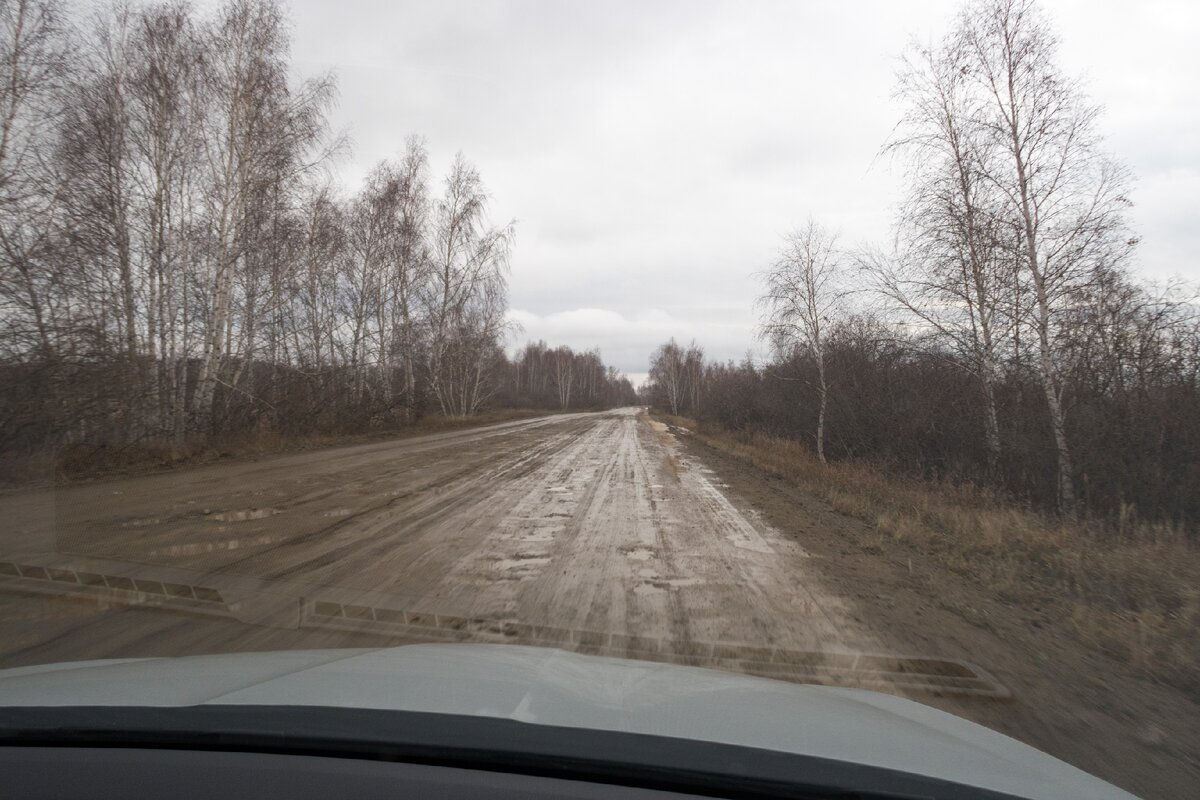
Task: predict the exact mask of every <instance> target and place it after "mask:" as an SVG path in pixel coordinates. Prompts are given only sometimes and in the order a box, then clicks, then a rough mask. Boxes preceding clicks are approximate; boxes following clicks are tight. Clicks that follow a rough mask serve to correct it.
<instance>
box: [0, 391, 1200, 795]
mask: <svg viewBox="0 0 1200 800" xmlns="http://www.w3.org/2000/svg"><path fill="white" fill-rule="evenodd" d="M714 470H716V471H714ZM725 481H728V484H727V483H726V482H725ZM730 484H731V485H730ZM0 531H2V534H0V668H3V667H14V666H22V665H28V664H38V663H49V662H57V661H71V660H81V659H96V658H122V657H139V656H159V655H190V654H201V653H220V652H234V651H252V650H278V649H294V648H326V647H383V646H390V645H398V644H406V643H413V642H428V641H451V642H453V641H483V642H508V643H519V644H535V645H544V646H551V647H559V648H563V649H569V650H575V651H580V652H587V653H598V654H603V655H614V656H622V657H630V658H638V659H646V660H653V661H669V662H672V663H680V664H693V665H699V666H709V667H716V668H721V669H729V670H736V671H742V672H747V673H750V674H756V675H764V676H769V677H775V678H782V679H785V680H793V681H801V682H816V683H825V684H832V685H845V686H859V687H864V688H871V689H878V690H882V691H887V692H892V693H895V694H900V695H903V696H908V697H911V698H912V699H915V700H919V701H921V702H927V703H932V704H934V705H938V706H940V707H942V708H945V709H946V710H949V711H952V712H953V713H956V714H959V715H962V716H966V717H969V718H972V719H975V720H976V721H978V722H982V723H984V724H986V725H988V726H990V727H994V728H997V729H1000V730H1002V731H1004V732H1006V733H1009V734H1010V735H1014V736H1016V737H1017V738H1020V739H1024V740H1025V741H1027V742H1029V743H1030V744H1033V745H1034V746H1036V747H1039V748H1041V749H1043V750H1046V751H1048V752H1051V753H1052V754H1054V755H1058V756H1059V757H1061V758H1064V759H1066V760H1068V761H1070V762H1072V763H1074V764H1076V765H1077V766H1080V767H1082V768H1084V769H1086V770H1088V771H1091V772H1094V773H1096V774H1099V775H1101V776H1102V777H1105V778H1107V779H1109V780H1112V781H1114V782H1116V783H1118V784H1121V785H1124V786H1127V787H1128V788H1131V789H1134V790H1135V791H1138V792H1141V793H1144V794H1145V796H1148V797H1190V796H1193V794H1192V792H1191V789H1192V788H1194V786H1195V779H1196V778H1197V776H1200V763H1198V762H1197V760H1196V755H1195V753H1196V750H1195V747H1194V745H1195V737H1194V736H1191V735H1189V734H1188V733H1187V731H1188V730H1189V729H1190V727H1191V725H1190V722H1189V720H1194V718H1195V717H1194V711H1195V708H1196V706H1195V703H1194V702H1193V701H1191V700H1187V699H1181V698H1180V697H1178V696H1177V693H1172V692H1170V691H1168V690H1167V689H1165V688H1164V687H1157V686H1152V685H1146V684H1145V683H1144V682H1139V681H1136V680H1135V679H1133V678H1131V677H1129V676H1126V675H1123V674H1120V673H1119V672H1117V671H1115V670H1113V669H1109V668H1102V667H1103V665H1102V664H1100V663H1099V662H1098V661H1097V660H1096V659H1095V657H1094V656H1093V655H1092V654H1088V653H1082V652H1079V653H1077V652H1075V651H1074V650H1072V648H1071V646H1070V644H1069V642H1070V640H1069V638H1065V637H1062V636H1057V635H1052V633H1051V632H1049V628H1037V629H1031V630H1036V632H1037V635H1039V636H1041V638H1040V639H1030V638H1029V637H1030V636H1031V635H1033V634H1030V633H1029V632H1028V631H1024V630H1023V629H1022V628H1021V626H1022V624H1023V623H1022V618H1021V615H1020V614H1019V613H1017V611H1014V610H1012V609H1004V610H1003V611H1004V613H1003V614H1002V613H1001V611H1002V609H996V610H995V612H996V613H995V614H991V613H990V612H989V614H988V619H990V620H995V622H994V623H989V624H988V625H987V626H986V629H984V628H980V627H978V626H977V625H973V624H971V623H970V621H969V620H970V619H974V618H975V616H978V615H979V614H981V613H983V611H985V610H987V609H989V608H991V605H988V604H989V603H991V601H989V600H987V598H986V597H984V596H983V594H985V593H980V592H977V591H975V589H977V588H978V587H972V586H970V585H968V584H964V583H963V582H962V581H961V580H960V579H959V578H956V577H954V576H934V575H933V574H932V573H930V574H928V575H926V574H925V573H928V572H929V567H928V566H926V565H923V564H922V562H921V561H920V559H919V555H920V554H913V553H909V552H901V550H902V548H901V546H900V545H893V544H887V543H884V542H882V540H881V539H880V537H879V536H878V535H877V534H876V533H875V532H874V531H873V530H871V529H870V526H868V525H865V524H863V523H861V522H857V521H854V520H851V519H849V518H846V517H844V516H841V515H839V514H837V513H836V512H835V511H833V510H832V509H830V508H828V507H827V506H826V504H824V503H822V502H820V501H817V500H815V499H814V498H812V497H810V496H808V495H806V494H805V493H804V491H803V489H802V488H801V487H787V486H784V485H782V484H781V483H780V482H778V481H774V480H770V479H768V478H767V477H766V476H764V475H760V474H758V473H757V472H755V471H754V470H753V469H751V468H747V467H744V466H743V465H739V464H737V463H734V462H733V461H731V460H730V459H728V458H726V457H724V456H721V455H720V454H718V453H715V452H711V451H710V450H709V449H708V448H705V447H703V446H701V445H699V444H698V443H696V442H694V441H692V440H690V439H689V438H688V437H687V436H686V435H685V433H684V432H682V431H677V430H673V429H670V428H668V427H667V426H666V425H664V424H662V423H660V422H658V421H656V420H653V419H651V418H650V417H649V416H648V415H647V414H646V413H645V412H644V411H642V410H640V409H621V410H618V411H611V412H603V413H594V414H571V415H559V416H551V417H542V418H536V419H530V420H522V421H518V422H508V423H503V424H498V425H489V426H486V427H479V428H473V429H469V430H459V431H455V432H451V433H442V434H436V435H428V436H421V437H415V438H407V439H402V440H396V441H386V442H377V443H373V444H366V445H356V446H351V447H341V448H335V449H328V450H323V451H314V452H306V453H300V454H291V455H283V456H277V457H272V458H267V459H262V460H259V461H251V462H240V463H227V464H218V465H211V466H205V467H200V468H194V469H186V470H177V471H173V472H167V473H161V474H156V475H148V476H142V477H136V478H125V479H118V480H107V481H103V482H96V483H92V484H85V485H77V486H72V487H64V488H60V489H57V490H42V491H23V492H14V493H9V494H5V495H0ZM883 545H886V547H883V549H882V550H881V547H882V546H883ZM888 548H891V549H888ZM897 548H900V549H897ZM892 550H896V552H892ZM914 556H915V557H916V559H917V569H916V570H915V571H914V568H913V564H914ZM935 578H936V579H935ZM918 579H920V580H918ZM922 581H923V582H922ZM927 584H928V585H927ZM926 589H927V590H928V591H926ZM977 594H978V595H979V596H976V595H977ZM993 605H994V604H993ZM972 609H974V611H973V614H974V616H970V615H969V616H968V617H964V616H963V613H964V611H965V610H967V611H969V610H972ZM1018 611H1019V610H1018ZM965 620H966V621H965ZM1075 649H1078V648H1075ZM1047 654H1053V657H1052V658H1051V657H1050V656H1048V655H1047ZM1034 656H1036V658H1035V657H1034ZM979 665H983V667H981V666H979ZM997 676H998V677H997ZM1081 676H1085V677H1086V680H1085V679H1083V678H1081ZM1131 731H1132V732H1131Z"/></svg>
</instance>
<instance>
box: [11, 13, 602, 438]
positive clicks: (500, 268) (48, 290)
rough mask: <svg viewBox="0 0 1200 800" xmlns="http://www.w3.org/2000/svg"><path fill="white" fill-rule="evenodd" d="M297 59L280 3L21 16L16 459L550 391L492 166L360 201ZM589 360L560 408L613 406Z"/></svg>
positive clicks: (410, 158)
mask: <svg viewBox="0 0 1200 800" xmlns="http://www.w3.org/2000/svg"><path fill="white" fill-rule="evenodd" d="M289 47H290V42H289V34H288V23H287V19H286V18H285V15H284V12H283V10H282V7H281V6H280V5H279V4H278V3H277V2H274V0H229V1H228V2H226V3H224V4H223V5H221V6H220V7H219V8H217V9H215V10H214V11H212V13H204V14H201V13H199V12H197V11H196V10H195V9H193V8H192V7H191V6H190V5H188V4H186V3H184V2H175V1H174V0H168V2H162V3H154V4H148V5H144V6H138V5H131V4H116V5H114V6H112V7H111V8H106V9H102V10H97V11H96V12H95V13H93V14H90V15H83V14H82V13H77V14H68V13H67V9H66V8H65V7H64V6H63V5H62V4H61V3H60V2H58V0H6V1H5V2H3V3H0V423H2V424H0V449H9V448H30V447H39V446H43V445H46V444H56V443H70V442H79V441H88V442H92V441H102V442H117V443H123V442H124V443H127V442H136V441H141V440H146V439H166V440H170V439H179V438H182V437H185V436H188V435H193V434H197V435H211V434H214V433H225V432H234V431H239V430H245V429H252V428H253V429H261V428H265V429H272V430H282V431H314V430H351V429H361V428H364V427H369V426H373V425H381V424H384V425H386V424H398V423H404V422H406V421H411V420H413V419H415V418H417V417H419V416H420V415H421V414H423V413H425V412H426V411H428V410H432V411H437V412H440V413H442V414H446V415H453V416H463V415H470V414H474V413H475V412H477V411H478V410H480V409H481V408H483V407H485V406H487V405H488V404H489V403H495V402H498V393H499V392H501V391H503V392H504V396H505V397H506V398H507V400H508V401H509V402H520V401H521V399H522V398H524V397H526V396H531V395H528V394H523V393H522V391H523V390H518V391H513V390H510V389H509V388H507V384H506V381H508V380H509V374H510V373H511V372H513V371H514V370H516V371H518V372H519V371H520V370H521V369H522V368H523V367H521V366H520V365H510V364H509V363H508V360H507V359H506V357H505V355H504V350H503V345H504V342H505V340H506V336H507V335H508V334H509V333H510V331H509V330H508V329H507V327H506V323H505V313H506V310H507V286H506V277H507V273H508V265H509V252H510V247H511V245H512V240H513V229H512V226H511V225H507V226H500V227H494V226H492V225H491V224H490V223H489V222H488V214H487V209H488V194H487V192H486V191H485V188H484V185H483V183H482V181H481V179H480V176H479V173H478V172H477V170H476V169H475V168H474V167H473V166H472V165H471V164H470V163H469V162H468V161H467V160H466V159H465V158H463V157H462V156H461V155H460V156H459V157H457V158H456V159H455V160H454V162H453V164H452V165H451V166H450V168H449V171H448V173H447V174H446V175H445V177H444V178H443V179H441V180H439V181H434V180H433V179H432V178H431V175H430V166H429V159H428V156H427V153H426V148H425V146H424V144H423V142H422V141H421V140H420V139H417V138H413V139H410V140H409V141H408V142H407V144H406V147H405V150H404V152H403V154H402V155H401V156H400V157H399V158H398V159H396V160H389V161H384V162H381V163H380V164H378V166H376V167H375V168H374V169H373V170H372V171H371V172H370V174H369V175H368V176H367V177H366V179H365V181H364V183H363V185H362V186H361V187H360V188H359V189H358V190H357V191H355V192H352V193H347V192H345V191H343V190H342V189H341V188H340V187H339V186H337V185H336V184H335V183H334V182H333V179H332V177H331V170H330V162H331V159H332V157H333V156H335V155H336V154H337V153H338V151H339V150H341V149H343V143H342V142H340V141H339V139H338V138H337V137H336V136H333V135H331V133H330V131H329V126H328V124H327V121H328V111H329V109H330V106H331V104H332V103H333V101H334V99H335V86H334V83H333V81H332V79H331V78H329V77H318V78H315V79H311V80H306V81H303V82H300V83H296V82H295V81H294V80H292V79H291V77H290V76H291V73H292V66H291V63H290V54H289ZM588 358H589V359H591V360H590V361H589V362H588V364H587V365H584V364H582V363H576V361H575V360H571V366H570V367H569V368H568V369H569V371H571V373H572V375H571V377H570V378H569V379H563V378H562V377H560V378H559V379H558V380H557V382H556V383H555V384H554V385H555V386H558V387H565V388H563V391H564V392H565V394H564V395H563V397H562V398H561V402H560V403H558V404H556V406H561V407H563V408H566V407H576V406H579V405H586V404H596V403H600V402H602V401H601V400H600V399H599V398H600V397H601V396H609V395H611V396H615V394H614V393H613V392H609V393H608V395H605V391H607V390H606V389H604V388H603V387H602V386H601V384H602V383H603V382H604V381H608V383H610V384H611V383H613V382H614V380H615V378H614V377H613V376H612V374H611V372H610V371H609V370H607V369H606V368H604V367H603V365H602V364H599V357H598V355H597V354H589V356H588ZM593 362H594V363H593ZM597 365H599V366H597ZM598 376H599V377H598ZM518 384H519V386H517V388H518V389H521V387H523V386H526V384H521V383H520V382H519V381H518ZM539 391H540V387H539ZM616 394H619V392H616ZM540 402H541V401H540V400H539V403H540Z"/></svg>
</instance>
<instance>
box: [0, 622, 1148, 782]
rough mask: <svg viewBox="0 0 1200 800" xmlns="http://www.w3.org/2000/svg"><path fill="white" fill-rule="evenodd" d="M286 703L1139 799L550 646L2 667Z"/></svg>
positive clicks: (145, 702)
mask: <svg viewBox="0 0 1200 800" xmlns="http://www.w3.org/2000/svg"><path fill="white" fill-rule="evenodd" d="M194 705H281V706H323V707H345V708H370V709H381V710H402V711H423V712H433V713H445V714H461V715H471V716H485V717H496V718H505V719H512V720H517V721H520V722H526V723H531V724H541V725H559V726H568V727H578V728H591V729H599V730H609V731H623V732H630V733H641V734H651V735H657V736H670V737H677V738H683V739H695V740H702V741H710V742H719V743H724V744H733V745H740V746H744V747H757V748H764V749H767V750H775V751H780V752H786V753H795V754H799V755H805V756H815V757H820V758H830V759H835V760H839V761H849V762H854V763H859V764H867V765H872V766H878V767H884V768H889V769H895V770H901V771H904V772H909V773H915V774H919V775H926V776H930V777H936V778H941V779H943V780H949V781H955V782H959V783H963V784H967V785H971V786H976V787H979V788H984V789H990V790H992V791H997V792H1007V793H1011V794H1015V795H1018V796H1020V797H1028V798H1043V797H1044V798H1090V799H1092V800H1096V799H1098V798H1130V797H1132V795H1129V794H1127V793H1125V792H1123V791H1121V790H1119V789H1117V788H1116V787H1114V786H1112V785H1110V784H1108V783H1105V782H1103V781H1100V780H1099V779H1097V778H1094V777H1092V776H1090V775H1088V774H1087V773H1084V772H1082V771H1080V770H1077V769H1075V768H1074V767H1071V766H1070V765H1068V764H1066V763H1064V762H1062V761H1059V760H1058V759H1055V758H1053V757H1051V756H1049V755H1046V754H1045V753H1042V752H1041V751H1039V750H1036V749H1034V748H1032V747H1028V746H1026V745H1024V744H1021V743H1020V742H1018V741H1016V740H1014V739H1011V738H1009V737H1007V736H1004V735H1002V734H1000V733H997V732H995V731H992V730H989V729H988V728H984V727H982V726H980V725H976V724H974V723H972V722H968V721H967V720H964V719H961V718H959V717H956V716H953V715H951V714H947V713H944V712H942V711H938V710H936V709H934V708H930V707H928V706H925V705H922V704H920V703H916V702H912V701H909V700H904V699H901V698H898V697H893V696H891V695H887V694H881V693H877V692H870V691H864V690H857V689H843V688H832V687H825V686H806V685H796V684H792V683H785V682H782V681H775V680H769V679H765V678H754V677H749V676H743V675H736V674H732V673H725V672H718V671H714V670H707V669H699V668H694V667H681V666H675V665H669V664H659V663H652V662H644V661H626V660H622V659H614V658H601V657H596V656H586V655H580V654H577V653H568V652H564V651H560V650H552V649H546V648H540V647H520V646H512V645H487V644H433V645H408V646H403V647H395V648H388V649H382V650H311V651H283V652H272V653H242V654H233V655H214V656H192V657H186V658H151V659H127V660H109V661H87V662H76V663H65V664H51V665H46V666H36V667H22V668H17V669H9V670H3V671H0V706H156V707H172V706H194Z"/></svg>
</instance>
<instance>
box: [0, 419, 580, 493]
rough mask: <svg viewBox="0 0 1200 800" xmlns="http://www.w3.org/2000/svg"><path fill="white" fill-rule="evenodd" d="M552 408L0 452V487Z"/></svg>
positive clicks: (425, 430)
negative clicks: (337, 428)
mask: <svg viewBox="0 0 1200 800" xmlns="http://www.w3.org/2000/svg"><path fill="white" fill-rule="evenodd" d="M556 413H561V412H555V411H546V410H543V409H505V410H500V411H485V412H483V413H481V414H477V415H476V416H473V417H465V418H464V417H443V416H440V415H431V416H428V417H426V418H424V419H422V420H421V421H420V422H417V423H415V424H412V425H405V426H401V427H394V428H385V429H379V430H374V431H368V432H364V433H354V434H328V433H310V434H303V435H299V436H287V435H283V434H280V433H277V432H274V431H256V432H250V433H241V434H236V435H230V436H221V437H216V438H211V437H192V438H189V439H186V440H184V441H182V442H177V443H174V442H172V443H165V442H145V443H140V444H134V445H128V446H124V447H107V446H101V445H91V444H79V445H72V446H70V447H63V448H58V449H56V450H47V451H43V452H40V453H32V454H29V453H0V490H7V489H17V488H31V487H37V486H47V485H52V484H53V485H63V484H71V483H79V482H83V481H87V480H94V479H98V478H106V477H115V476H126V475H141V474H146V473H151V472H161V471H164V470H171V469H178V468H181V467H190V466H200V465H203V464H212V463H218V462H225V461H237V460H245V459H253V458H259V457H263V456H269V455H274V454H279V453H290V452H303V451H306V450H318V449H321V448H325V447H338V446H343V445H353V444H365V443H368V442H377V441H384V440H389V439H405V438H409V437H412V436H424V435H426V434H431V433H442V432H448V431H454V430H459V429H465V428H476V427H480V426H483V425H494V424H497V423H501V422H510V421H516V420H522V419H530V418H533V417H544V416H550V415H552V414H556Z"/></svg>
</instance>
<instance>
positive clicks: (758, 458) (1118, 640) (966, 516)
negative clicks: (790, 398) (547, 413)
mask: <svg viewBox="0 0 1200 800" xmlns="http://www.w3.org/2000/svg"><path fill="white" fill-rule="evenodd" d="M660 418H661V419H662V420H663V421H664V422H667V423H668V424H672V425H676V426H679V427H684V428H687V429H689V430H691V431H692V432H693V433H694V435H695V437H696V438H697V439H698V440H699V441H701V442H703V443H704V444H707V445H709V446H710V447H713V448H715V449H717V450H719V451H721V452H723V453H725V454H727V455H730V456H732V457H734V458H737V459H738V460H741V461H744V462H747V463H750V464H753V465H754V466H756V467H758V468H760V469H762V470H764V471H766V472H768V473H770V474H772V475H774V476H777V477H779V478H783V479H785V480H788V481H790V482H792V483H794V484H796V485H798V486H801V487H803V488H804V489H806V490H808V491H811V492H813V493H815V494H816V495H818V496H819V497H821V498H823V499H824V500H826V501H827V502H829V503H830V505H832V506H833V507H834V508H835V509H836V510H837V511H840V512H841V513H844V514H847V515H849V516H852V517H855V518H857V519H860V520H863V521H864V522H866V523H868V524H870V525H871V526H873V527H874V528H875V529H876V530H877V531H879V533H880V534H881V535H884V536H888V537H891V538H893V539H895V540H898V541H901V542H906V543H908V544H909V545H911V546H912V547H914V548H916V549H917V550H919V551H920V552H921V554H922V555H923V556H924V557H926V558H930V559H934V560H936V561H937V562H939V563H940V564H942V565H944V566H946V567H948V568H950V569H952V570H954V571H956V572H958V573H960V574H962V575H963V576H965V577H967V578H969V579H970V580H971V581H972V582H973V583H975V584H976V585H978V586H980V587H985V588H987V589H989V590H990V591H991V592H993V593H994V594H995V596H996V597H997V599H998V600H1000V601H1001V602H1005V603H1010V604H1013V605H1022V606H1026V607H1032V608H1037V609H1041V610H1043V611H1046V612H1048V613H1050V614H1052V615H1053V616H1055V617H1057V618H1058V619H1060V620H1061V621H1063V622H1064V623H1065V624H1066V625H1067V626H1069V627H1070V628H1071V629H1072V630H1073V631H1074V633H1075V634H1076V635H1077V636H1078V637H1079V638H1080V639H1081V640H1082V641H1083V642H1085V643H1086V644H1087V645H1089V646H1091V647H1093V648H1095V649H1096V650H1098V651H1100V652H1103V653H1104V654H1106V655H1107V656H1109V657H1111V658H1113V659H1115V660H1116V661H1118V662H1120V663H1121V664H1123V665H1125V666H1126V667H1127V668H1129V669H1131V670H1133V671H1135V672H1137V673H1138V674H1141V675H1144V676H1147V677H1153V678H1155V679H1159V680H1163V681H1166V682H1168V683H1171V684H1172V685H1175V686H1178V687H1180V688H1183V689H1185V690H1186V691H1188V692H1189V693H1190V694H1192V695H1193V696H1200V548H1197V547H1195V546H1193V545H1191V544H1189V542H1188V540H1187V537H1186V535H1185V532H1184V531H1182V530H1180V529H1179V528H1177V527H1175V526H1172V525H1168V524H1157V523H1145V522H1140V521H1138V520H1136V519H1134V518H1133V515H1132V514H1126V515H1124V517H1123V518H1122V519H1120V520H1117V521H1115V522H1102V521H1081V522H1076V523H1064V522H1062V521H1060V520H1057V519H1053V518H1050V517H1048V516H1045V515H1042V514H1038V513H1035V512H1033V511H1030V510H1028V509H1025V508H1021V507H1019V506H1017V505H1015V504H1013V503H1012V502H1011V501H1005V500H1004V499H1003V498H1000V497H997V496H995V495H993V494H989V493H987V492H984V491H981V490H979V489H976V488H974V487H970V486H965V487H964V486H950V485H942V484H932V483H930V482H927V481H920V480H915V479H912V478H905V477H898V476H895V475H890V474H887V473H885V472H884V471H882V470H880V469H877V468H874V467H872V466H869V465H864V464H860V463H835V464H829V465H822V464H821V463H820V462H819V461H817V459H816V458H815V457H814V456H813V455H811V454H810V453H809V451H808V450H807V449H806V448H805V447H804V446H803V445H801V444H800V443H798V442H794V441H790V440H785V439H779V438H774V437H769V436H765V435H762V434H735V433H731V432H727V431H722V430H713V429H712V428H709V427H707V426H703V425H701V426H697V424H696V423H695V422H693V421H691V420H686V419H682V418H678V417H665V416H664V417H660Z"/></svg>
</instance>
